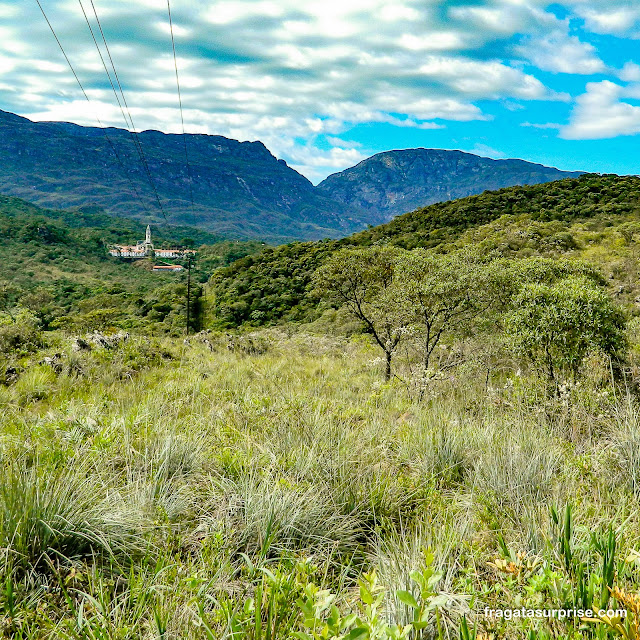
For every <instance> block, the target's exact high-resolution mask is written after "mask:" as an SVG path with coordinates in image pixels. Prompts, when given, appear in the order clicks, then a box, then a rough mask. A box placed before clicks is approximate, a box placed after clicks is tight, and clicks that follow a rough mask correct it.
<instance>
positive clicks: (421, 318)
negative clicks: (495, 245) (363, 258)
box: [391, 249, 494, 372]
mask: <svg viewBox="0 0 640 640" xmlns="http://www.w3.org/2000/svg"><path fill="white" fill-rule="evenodd" d="M492 258H493V256H480V255H478V254H474V253H473V252H470V251H460V252H455V253H450V254H446V255H442V254H436V253H432V252H429V251H427V250H425V249H414V250H413V251H408V252H405V253H404V254H402V256H400V257H399V258H398V262H397V265H396V273H397V277H396V278H395V279H394V282H393V285H392V288H391V295H392V297H393V298H394V299H395V304H396V307H397V309H401V310H402V313H403V315H404V324H406V325H410V326H411V327H413V328H414V330H416V331H417V333H418V335H419V338H420V341H421V355H422V363H423V367H424V370H425V372H426V371H427V370H428V369H429V364H430V361H431V357H432V355H433V352H434V350H435V348H436V347H437V346H438V344H439V343H440V340H441V338H442V337H443V336H444V335H446V334H447V333H448V332H451V331H453V330H455V329H458V328H460V327H462V326H463V325H467V324H468V323H469V322H471V321H472V320H473V319H474V318H475V317H476V316H478V315H480V314H481V313H482V312H484V311H486V310H487V309H488V308H489V307H490V306H491V304H492V302H493V299H494V287H493V286H492V284H493V281H494V278H493V274H492V270H491V268H490V265H491V263H492Z"/></svg>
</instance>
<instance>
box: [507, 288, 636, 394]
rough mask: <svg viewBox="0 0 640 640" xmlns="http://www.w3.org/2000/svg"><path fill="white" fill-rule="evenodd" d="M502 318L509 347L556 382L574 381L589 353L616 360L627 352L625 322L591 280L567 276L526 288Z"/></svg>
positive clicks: (605, 295) (617, 310)
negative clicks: (565, 376) (569, 377)
mask: <svg viewBox="0 0 640 640" xmlns="http://www.w3.org/2000/svg"><path fill="white" fill-rule="evenodd" d="M513 306H514V310H513V311H511V312H510V313H509V314H508V316H507V319H506V325H507V330H508V332H509V333H510V335H511V338H512V340H513V345H514V347H515V349H516V351H518V352H519V353H521V354H523V355H525V356H526V357H527V358H528V359H529V360H530V361H531V362H532V364H533V365H534V366H536V367H537V368H539V369H540V370H541V371H544V372H545V374H546V375H547V377H548V378H549V380H550V381H551V382H553V383H556V382H557V379H558V375H559V374H561V373H563V372H565V373H569V374H571V375H572V376H573V377H574V378H575V377H577V375H578V372H579V369H580V365H581V364H582V361H583V360H584V358H585V357H586V356H587V355H588V354H589V353H591V352H601V353H603V354H604V355H605V356H606V357H609V358H611V359H612V360H614V361H620V360H621V359H622V357H623V355H624V352H625V349H626V346H627V345H626V338H625V320H624V316H623V315H622V312H621V311H620V310H619V309H618V308H617V307H616V306H615V304H614V303H613V301H612V300H611V298H610V297H609V296H608V295H607V293H606V292H605V291H604V290H603V289H602V288H600V287H598V286H597V285H596V284H595V283H594V282H593V281H592V280H589V279H587V278H584V277H579V276H570V277H568V278H564V279H562V280H559V281H558V282H556V283H553V284H544V283H531V284H525V285H524V286H523V287H522V289H521V291H520V292H519V293H518V294H517V295H516V297H515V300H514V304H513Z"/></svg>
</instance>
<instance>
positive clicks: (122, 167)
mask: <svg viewBox="0 0 640 640" xmlns="http://www.w3.org/2000/svg"><path fill="white" fill-rule="evenodd" d="M36 3H37V4H38V7H39V8H40V11H41V13H42V16H43V17H44V19H45V20H46V22H47V25H48V26H49V29H50V30H51V33H52V34H53V37H54V38H55V40H56V42H57V43H58V47H60V51H61V52H62V55H63V56H64V59H65V60H66V61H67V64H68V65H69V69H71V73H73V77H74V78H75V79H76V82H77V83H78V86H79V87H80V90H81V91H82V95H83V96H84V97H85V98H86V100H87V102H88V103H89V104H91V99H90V98H89V96H88V95H87V92H86V91H85V88H84V87H83V86H82V82H80V78H79V77H78V74H77V73H76V70H75V69H74V68H73V65H72V64H71V61H70V60H69V56H67V53H66V51H65V50H64V47H63V46H62V43H61V42H60V38H58V34H57V33H56V32H55V29H54V28H53V25H52V24H51V21H50V20H49V18H48V17H47V14H46V13H45V10H44V8H43V7H42V5H41V4H40V0H36ZM95 119H96V122H97V123H98V126H99V128H100V129H101V131H102V134H103V135H104V137H105V140H106V141H107V143H108V144H109V146H110V147H111V150H112V151H113V155H114V156H115V157H116V160H117V161H118V164H119V165H120V168H121V169H122V172H123V173H124V175H125V177H126V178H127V180H128V181H129V184H130V185H131V188H132V189H133V192H134V193H135V195H136V198H137V199H138V200H139V201H140V204H141V205H142V208H143V209H144V211H145V213H147V214H148V215H151V214H150V212H149V210H148V209H147V207H146V205H145V204H144V202H143V200H142V197H141V196H140V193H139V192H138V189H137V188H136V186H135V184H134V182H133V180H132V179H131V176H130V175H129V174H128V172H127V170H126V167H125V166H124V163H123V162H122V159H121V158H120V155H119V154H118V151H117V149H116V147H115V145H114V144H113V142H112V141H111V138H109V135H108V134H107V129H106V127H105V126H104V125H103V124H102V121H101V120H100V118H99V117H98V115H97V114H95Z"/></svg>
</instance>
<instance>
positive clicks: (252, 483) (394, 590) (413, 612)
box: [0, 330, 640, 640]
mask: <svg viewBox="0 0 640 640" xmlns="http://www.w3.org/2000/svg"><path fill="white" fill-rule="evenodd" d="M205 340H206V341H208V342H205ZM55 354H58V355H57V356H56V355H55ZM378 355H379V354H378V352H377V351H376V350H375V349H374V347H373V346H372V345H371V344H370V343H369V341H368V339H366V338H364V337H362V336H356V337H353V338H351V339H348V338H340V337H331V336H327V335H312V334H306V333H296V332H293V331H290V332H289V333H286V332H283V331H280V330H265V331H262V332H260V333H258V334H254V335H253V336H250V337H246V336H245V337H241V338H240V337H229V336H225V335H224V334H207V335H206V336H205V335H201V336H199V337H191V338H190V339H189V343H185V342H183V341H182V339H179V340H177V339H176V340H170V339H168V338H167V339H162V340H159V339H158V340H154V339H149V338H143V337H136V336H131V337H130V338H129V339H128V340H126V341H123V342H121V343H120V344H119V345H117V346H115V347H113V348H110V349H108V348H101V347H97V346H94V347H93V348H92V349H90V350H82V351H74V350H73V349H72V339H71V337H70V336H65V335H63V334H61V333H55V332H53V333H48V334H47V345H46V346H45V347H43V348H42V349H40V350H39V351H38V352H35V353H32V354H31V355H28V356H22V357H21V358H19V359H14V360H12V361H11V362H10V363H9V364H11V366H12V367H13V368H14V369H15V370H16V374H15V375H14V376H13V378H11V379H10V380H5V385H4V386H0V425H1V426H0V457H1V459H2V465H0V473H1V474H2V477H1V478H0V585H1V591H0V603H1V608H0V633H1V634H4V636H5V637H11V638H25V639H26V638H101V639H102V638H105V639H106V638H109V639H111V638H113V639H115V638H132V639H133V638H208V639H213V638H215V639H224V638H236V639H240V638H251V639H254V640H259V639H260V640H262V639H265V640H266V639H271V640H285V639H289V638H312V639H316V638H318V639H319V638H349V639H355V638H399V637H409V638H439V639H443V638H473V637H476V638H485V639H487V638H496V639H497V638H528V639H534V638H538V639H544V638H562V639H568V638H583V637H586V638H590V637H591V638H608V637H612V638H613V637H620V636H618V635H616V632H615V631H614V630H613V629H612V625H613V624H614V622H615V621H610V624H607V623H606V622H599V623H598V622H589V621H583V620H580V619H564V620H557V619H555V620H549V619H529V618H520V617H514V618H513V619H511V620H505V619H502V618H496V617H487V616H485V615H484V609H485V607H488V608H490V609H497V608H503V609H519V608H521V607H525V608H526V609H533V610H535V609H545V608H548V609H559V608H567V609H588V608H594V609H600V608H603V609H609V608H612V607H613V608H614V609H616V608H619V607H622V606H625V607H626V606H627V605H628V603H627V605H625V604H624V602H625V598H627V595H626V594H630V593H634V592H637V591H638V589H639V588H640V575H639V573H638V566H639V564H640V553H639V552H638V551H637V550H640V514H639V512H638V492H640V407H639V406H638V404H637V401H636V399H635V398H634V396H633V393H632V392H631V391H627V390H626V389H625V387H624V385H623V384H616V385H614V384H613V383H612V381H611V375H610V371H609V368H608V366H607V363H606V362H600V361H597V360H595V359H594V360H592V361H590V362H589V363H587V366H588V371H589V375H588V376H587V377H585V378H584V379H583V381H582V382H581V383H580V384H578V385H566V386H564V387H562V389H561V391H560V394H559V395H558V396H557V397H554V398H549V396H548V394H547V393H546V391H545V388H544V385H543V384H542V383H540V382H539V381H538V380H537V379H536V378H535V377H534V376H533V375H531V374H529V373H527V372H526V371H522V372H521V371H519V370H517V367H514V366H512V365H513V363H510V362H506V361H505V362H502V363H500V362H498V361H496V360H493V361H489V360H483V359H482V358H480V357H478V358H473V359H470V360H468V361H467V362H466V364H463V365H460V366H458V367H457V368H454V369H451V370H449V371H448V372H447V373H442V374H440V375H438V376H436V377H434V378H433V379H432V380H431V381H430V382H429V384H428V386H427V389H426V392H425V393H424V395H423V398H422V400H421V401H418V399H417V396H416V394H415V393H413V391H412V387H411V384H406V382H407V381H406V380H404V381H403V380H401V379H399V378H395V379H394V380H392V381H391V382H389V383H381V381H380V377H381V376H380V372H381V366H382V365H381V364H380V362H379V358H378ZM45 357H50V358H53V360H52V361H51V360H49V361H45V360H44V358H45ZM487 362H490V364H487ZM398 371H399V372H400V373H401V374H402V369H398ZM5 377H6V376H5ZM609 587H611V588H614V589H615V588H620V589H622V590H623V592H615V593H617V596H618V597H617V599H614V598H613V597H610V596H611V591H610V589H609ZM333 606H335V609H333V608H332V607H333ZM629 606H631V605H629ZM629 615H630V618H629V620H631V621H633V615H632V614H631V613H630V614H629ZM296 634H297V635H296ZM402 634H404V635H402ZM622 637H629V638H637V637H638V635H627V636H622Z"/></svg>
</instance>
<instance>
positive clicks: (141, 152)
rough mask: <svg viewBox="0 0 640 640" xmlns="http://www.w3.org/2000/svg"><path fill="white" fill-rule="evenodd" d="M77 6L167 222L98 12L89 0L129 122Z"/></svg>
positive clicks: (90, 28) (96, 42)
mask: <svg viewBox="0 0 640 640" xmlns="http://www.w3.org/2000/svg"><path fill="white" fill-rule="evenodd" d="M78 4H79V5H80V8H81V9H82V13H83V15H84V19H85V21H86V23H87V27H89V31H90V32H91V37H92V38H93V42H94V44H95V46H96V49H97V51H98V55H99V56H100V60H101V61H102V66H103V67H104V70H105V73H106V74H107V78H108V79H109V84H110V85H111V88H112V90H113V93H114V95H115V97H116V101H117V102H118V106H119V107H120V112H121V113H122V117H123V118H124V121H125V126H126V127H127V128H128V127H129V123H131V128H132V129H133V132H131V131H130V132H129V133H130V134H132V136H133V140H134V146H135V147H136V149H137V151H138V155H139V156H140V162H141V163H142V166H143V168H144V170H145V172H146V174H147V178H148V180H149V184H150V185H151V189H152V190H153V193H154V195H155V198H156V203H157V205H158V208H159V209H160V212H161V213H162V217H163V218H164V220H165V222H167V215H166V213H165V211H164V207H163V206H162V202H161V201H160V196H159V195H158V190H157V188H156V185H155V182H154V180H153V176H152V175H151V170H150V169H149V164H148V162H147V158H146V156H145V153H144V149H143V148H142V143H141V142H140V138H139V137H138V133H137V131H136V127H135V124H134V122H133V118H132V116H131V110H130V109H129V105H128V104H127V100H126V98H125V95H124V91H123V89H122V85H121V83H120V79H119V77H118V72H117V71H116V67H115V64H114V62H113V58H112V57H111V51H110V50H109V45H108V44H107V39H106V37H105V35H104V31H103V29H102V25H101V23H100V18H98V12H97V10H96V7H95V5H94V3H93V0H91V6H92V7H93V13H94V15H95V17H96V22H97V23H98V28H99V29H100V34H101V36H102V41H103V42H104V46H105V49H106V51H107V55H108V56H109V60H110V62H111V67H112V69H113V73H114V76H115V78H116V82H117V83H118V87H119V88H120V94H121V95H122V102H124V105H125V107H126V109H127V113H128V114H129V120H128V121H127V117H126V116H125V113H124V109H123V107H122V103H121V102H120V98H119V97H118V92H117V91H116V88H115V86H114V84H113V80H112V79H111V74H110V73H109V70H108V69H107V64H106V62H105V60H104V57H103V55H102V51H100V46H99V45H98V41H97V39H96V36H95V34H94V31H93V27H92V26H91V23H90V21H89V17H88V16H87V13H86V11H85V9H84V6H83V4H82V0H78Z"/></svg>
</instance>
